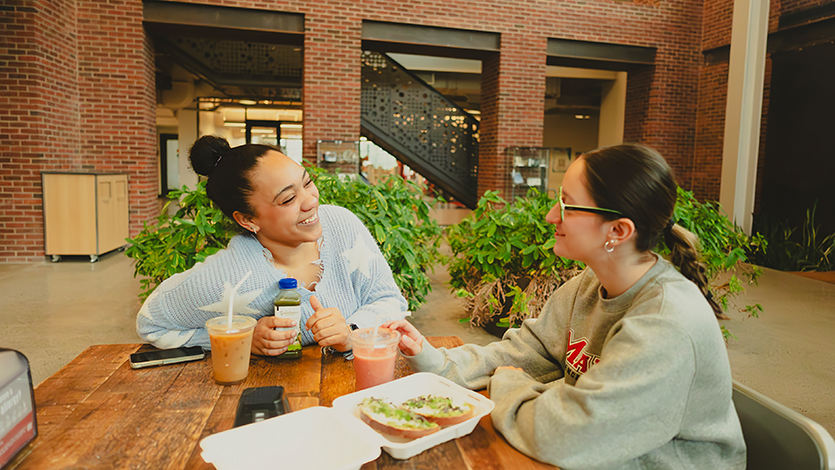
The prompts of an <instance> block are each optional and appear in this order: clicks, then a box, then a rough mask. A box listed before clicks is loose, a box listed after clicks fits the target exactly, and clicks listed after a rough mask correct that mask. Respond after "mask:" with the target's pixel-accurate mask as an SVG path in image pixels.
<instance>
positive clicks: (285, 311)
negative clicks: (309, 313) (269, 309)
mask: <svg viewBox="0 0 835 470" xmlns="http://www.w3.org/2000/svg"><path fill="white" fill-rule="evenodd" d="M274 308H275V316H276V317H277V318H288V319H290V320H294V321H295V322H296V326H293V327H287V328H276V330H277V331H289V330H296V334H299V333H301V322H302V307H301V305H287V306H281V307H274Z"/></svg>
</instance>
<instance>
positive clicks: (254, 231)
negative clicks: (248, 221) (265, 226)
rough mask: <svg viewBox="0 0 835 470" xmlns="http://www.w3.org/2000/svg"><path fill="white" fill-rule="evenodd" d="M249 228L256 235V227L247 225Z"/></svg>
mask: <svg viewBox="0 0 835 470" xmlns="http://www.w3.org/2000/svg"><path fill="white" fill-rule="evenodd" d="M249 230H251V231H252V233H254V234H255V235H258V227H255V228H253V227H252V226H250V227H249Z"/></svg>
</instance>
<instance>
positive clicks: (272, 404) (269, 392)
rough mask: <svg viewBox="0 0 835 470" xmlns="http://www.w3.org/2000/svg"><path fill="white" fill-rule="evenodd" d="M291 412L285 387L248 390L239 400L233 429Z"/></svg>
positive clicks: (275, 386)
mask: <svg viewBox="0 0 835 470" xmlns="http://www.w3.org/2000/svg"><path fill="white" fill-rule="evenodd" d="M289 412H290V405H289V404H288V403H287V397H285V396H284V387H282V386H280V385H272V386H268V387H253V388H248V389H246V390H244V391H243V393H241V399H240V400H238V411H237V412H236V413H235V424H234V425H233V426H232V427H235V428H236V427H238V426H242V425H244V424H249V423H257V422H259V421H263V420H265V419H269V418H272V417H275V416H278V415H283V414H284V413H289Z"/></svg>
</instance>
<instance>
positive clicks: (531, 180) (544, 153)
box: [507, 147, 550, 199]
mask: <svg viewBox="0 0 835 470" xmlns="http://www.w3.org/2000/svg"><path fill="white" fill-rule="evenodd" d="M507 152H508V155H509V156H510V159H511V171H510V188H511V189H510V198H511V199H515V198H516V197H517V196H525V195H526V194H528V189H530V188H537V189H538V190H540V191H541V192H545V191H547V190H548V168H549V167H548V157H549V153H550V149H548V148H545V147H509V148H508V149H507Z"/></svg>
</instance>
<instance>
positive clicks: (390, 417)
mask: <svg viewBox="0 0 835 470" xmlns="http://www.w3.org/2000/svg"><path fill="white" fill-rule="evenodd" d="M359 409H360V418H362V420H363V421H364V422H365V423H366V424H368V425H369V426H371V428H372V429H374V430H375V431H377V432H380V433H383V434H388V435H390V436H396V437H404V438H407V439H415V438H418V437H423V436H426V435H428V434H432V433H433V432H437V431H438V430H440V429H441V426H439V425H438V424H436V423H433V422H431V421H429V420H427V419H426V418H424V417H422V416H420V415H419V414H417V413H414V412H412V411H409V410H407V409H405V408H399V407H396V406H394V405H392V404H391V403H388V402H386V401H384V400H381V399H379V398H374V397H371V398H366V399H364V400H363V401H362V402H361V403H360V404H359Z"/></svg>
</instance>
